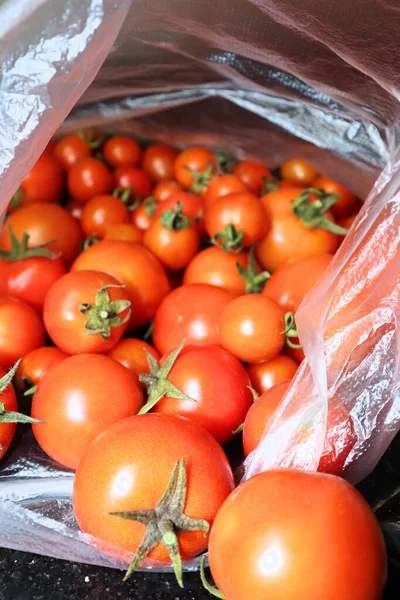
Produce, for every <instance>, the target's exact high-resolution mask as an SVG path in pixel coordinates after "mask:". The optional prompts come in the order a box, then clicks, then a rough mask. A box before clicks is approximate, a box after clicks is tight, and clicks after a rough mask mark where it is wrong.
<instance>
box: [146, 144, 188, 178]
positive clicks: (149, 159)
mask: <svg viewBox="0 0 400 600" xmlns="http://www.w3.org/2000/svg"><path fill="white" fill-rule="evenodd" d="M178 154H179V152H178V150H176V148H173V147H172V146H168V145H167V144H152V145H151V146H149V147H148V148H146V150H145V151H144V154H143V162H142V167H143V169H144V170H145V171H146V173H147V175H149V177H151V179H153V181H161V180H162V179H172V178H173V177H174V164H175V159H176V157H177V156H178Z"/></svg>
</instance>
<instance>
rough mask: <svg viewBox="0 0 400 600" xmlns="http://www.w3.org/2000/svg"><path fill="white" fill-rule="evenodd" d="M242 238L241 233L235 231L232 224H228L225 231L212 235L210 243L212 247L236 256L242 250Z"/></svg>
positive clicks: (237, 230) (242, 234) (238, 230)
mask: <svg viewBox="0 0 400 600" xmlns="http://www.w3.org/2000/svg"><path fill="white" fill-rule="evenodd" d="M243 238H244V233H243V231H240V229H236V227H235V226H234V225H232V223H228V225H227V226H226V227H225V229H223V230H222V231H219V232H218V233H216V234H215V235H213V236H212V238H211V240H210V241H211V243H212V244H214V246H217V247H218V248H222V250H224V252H234V253H235V254H237V253H238V252H241V251H242V250H243V246H242V242H243Z"/></svg>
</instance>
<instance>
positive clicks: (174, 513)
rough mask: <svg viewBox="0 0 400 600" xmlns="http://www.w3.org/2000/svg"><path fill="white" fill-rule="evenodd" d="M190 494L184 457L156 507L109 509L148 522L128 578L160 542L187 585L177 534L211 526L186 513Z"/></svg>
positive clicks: (177, 465) (177, 576)
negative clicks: (187, 497)
mask: <svg viewBox="0 0 400 600" xmlns="http://www.w3.org/2000/svg"><path fill="white" fill-rule="evenodd" d="M186 494H187V476H186V467H185V461H184V459H183V458H182V459H181V460H180V461H177V462H176V463H175V466H174V469H173V471H172V475H171V479H170V481H169V483H168V487H167V489H166V491H165V494H164V496H163V497H162V498H161V500H160V502H159V503H158V505H157V506H156V508H154V509H151V510H133V511H124V512H111V513H109V514H110V515H113V516H115V517H121V518H122V519H131V520H133V521H138V522H139V523H143V525H145V526H146V533H145V535H144V537H143V540H142V541H141V543H140V545H139V547H138V549H137V551H136V553H135V556H134V558H133V560H132V562H131V564H130V566H129V569H128V570H127V572H126V574H125V577H124V581H126V580H127V579H128V578H129V577H130V576H131V575H132V574H133V573H134V572H135V571H136V569H137V567H138V566H139V563H140V562H141V561H142V560H143V559H144V558H145V557H146V556H147V555H148V554H149V552H151V551H152V550H153V549H154V548H155V547H156V546H157V545H158V544H163V545H164V546H165V548H166V549H167V551H168V554H169V556H170V558H171V562H172V566H173V569H174V573H175V577H176V579H177V581H178V584H179V586H180V587H181V588H183V579H182V559H181V556H180V552H179V543H178V536H177V534H178V533H179V532H181V531H204V532H206V533H208V531H209V530H210V524H209V523H208V522H207V521H205V520H203V519H193V518H191V517H188V516H187V515H185V513H184V509H185V504H186Z"/></svg>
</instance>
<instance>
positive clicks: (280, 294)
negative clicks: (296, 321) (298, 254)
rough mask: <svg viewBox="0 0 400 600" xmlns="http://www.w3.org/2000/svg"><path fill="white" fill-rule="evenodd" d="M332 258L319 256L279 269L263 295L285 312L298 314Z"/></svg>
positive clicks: (297, 261) (324, 255)
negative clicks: (305, 297) (304, 300)
mask: <svg viewBox="0 0 400 600" xmlns="http://www.w3.org/2000/svg"><path fill="white" fill-rule="evenodd" d="M332 258H333V255H332V254H319V255H316V256H308V257H306V258H300V259H298V260H294V261H292V262H290V263H287V264H285V265H283V266H282V267H279V269H277V270H276V271H275V273H273V274H272V275H271V277H270V279H269V280H268V281H267V283H266V284H265V287H264V290H263V294H264V295H265V296H268V298H272V300H275V302H277V303H278V304H279V306H281V307H282V308H283V309H284V310H285V311H291V312H296V311H297V309H298V308H299V306H300V304H301V303H302V302H303V298H304V296H305V295H306V294H307V292H309V290H311V288H312V287H314V285H315V284H316V283H317V281H318V279H319V278H320V277H321V275H322V274H323V273H324V271H325V270H326V268H327V267H328V265H329V264H330V262H331V260H332Z"/></svg>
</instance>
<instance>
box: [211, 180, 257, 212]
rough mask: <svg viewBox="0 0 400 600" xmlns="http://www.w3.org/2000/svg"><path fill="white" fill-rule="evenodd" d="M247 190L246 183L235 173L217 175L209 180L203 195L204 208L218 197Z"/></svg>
mask: <svg viewBox="0 0 400 600" xmlns="http://www.w3.org/2000/svg"><path fill="white" fill-rule="evenodd" d="M247 191H248V190H247V187H246V185H245V184H244V183H243V181H242V180H241V179H239V177H237V175H232V174H230V173H227V174H224V175H219V176H218V177H215V179H213V180H212V181H211V183H210V185H209V186H208V188H207V191H206V193H205V195H204V200H205V205H206V208H207V209H208V208H210V206H211V205H212V204H214V202H215V201H216V200H218V198H223V196H228V195H229V194H235V193H239V192H247Z"/></svg>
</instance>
